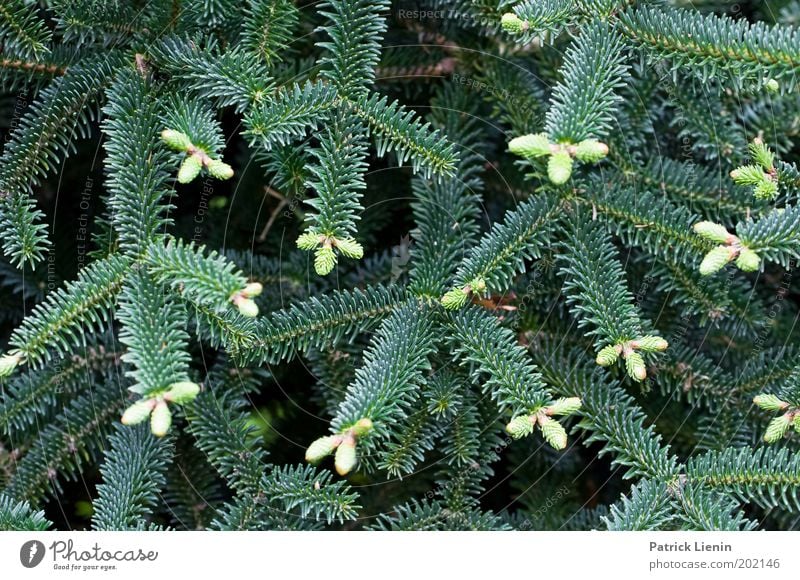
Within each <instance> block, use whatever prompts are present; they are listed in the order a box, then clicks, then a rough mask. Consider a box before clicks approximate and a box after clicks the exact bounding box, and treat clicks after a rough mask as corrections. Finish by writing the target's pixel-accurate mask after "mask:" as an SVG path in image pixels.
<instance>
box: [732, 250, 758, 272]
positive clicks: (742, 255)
mask: <svg viewBox="0 0 800 580" xmlns="http://www.w3.org/2000/svg"><path fill="white" fill-rule="evenodd" d="M760 263H761V258H759V257H758V254H756V253H755V252H754V251H753V250H751V249H749V248H742V249H741V250H739V257H738V258H736V266H737V267H738V268H739V269H740V270H741V271H742V272H755V271H756V270H758V266H759V264H760Z"/></svg>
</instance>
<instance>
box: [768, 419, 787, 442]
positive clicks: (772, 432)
mask: <svg viewBox="0 0 800 580" xmlns="http://www.w3.org/2000/svg"><path fill="white" fill-rule="evenodd" d="M791 424H792V417H790V416H788V415H781V416H780V417H775V418H774V419H773V420H772V421H770V422H769V425H767V432H766V433H764V441H766V442H767V443H775V442H776V441H779V440H780V439H782V438H783V436H784V435H786V431H788V430H789V426H790V425H791Z"/></svg>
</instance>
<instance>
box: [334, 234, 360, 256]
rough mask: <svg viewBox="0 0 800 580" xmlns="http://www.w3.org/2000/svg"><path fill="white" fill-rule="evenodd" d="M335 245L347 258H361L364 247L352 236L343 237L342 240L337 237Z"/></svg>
mask: <svg viewBox="0 0 800 580" xmlns="http://www.w3.org/2000/svg"><path fill="white" fill-rule="evenodd" d="M336 247H337V248H338V249H339V251H340V252H341V253H342V255H343V256H346V257H348V258H352V259H354V260H360V259H361V258H363V257H364V248H363V247H362V245H361V244H359V243H358V242H357V241H355V240H354V239H353V238H345V239H343V240H340V239H337V240H336Z"/></svg>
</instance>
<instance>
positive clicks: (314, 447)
mask: <svg viewBox="0 0 800 580" xmlns="http://www.w3.org/2000/svg"><path fill="white" fill-rule="evenodd" d="M341 442H342V436H341V435H328V436H326V437H320V438H319V439H317V440H316V441H314V442H313V443H312V444H311V445H309V446H308V449H306V461H308V462H309V463H311V464H314V463H319V462H320V461H322V460H323V459H325V458H326V457H327V456H328V455H330V454H331V453H333V451H334V449H336V448H337V447H338V446H339V444H340V443H341Z"/></svg>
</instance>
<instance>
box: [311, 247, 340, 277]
mask: <svg viewBox="0 0 800 580" xmlns="http://www.w3.org/2000/svg"><path fill="white" fill-rule="evenodd" d="M334 266H336V254H335V253H334V251H333V248H331V247H330V246H322V247H321V248H317V252H316V255H315V257H314V270H315V271H316V272H317V274H319V275H320V276H327V275H328V274H330V273H331V272H332V271H333V268H334Z"/></svg>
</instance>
